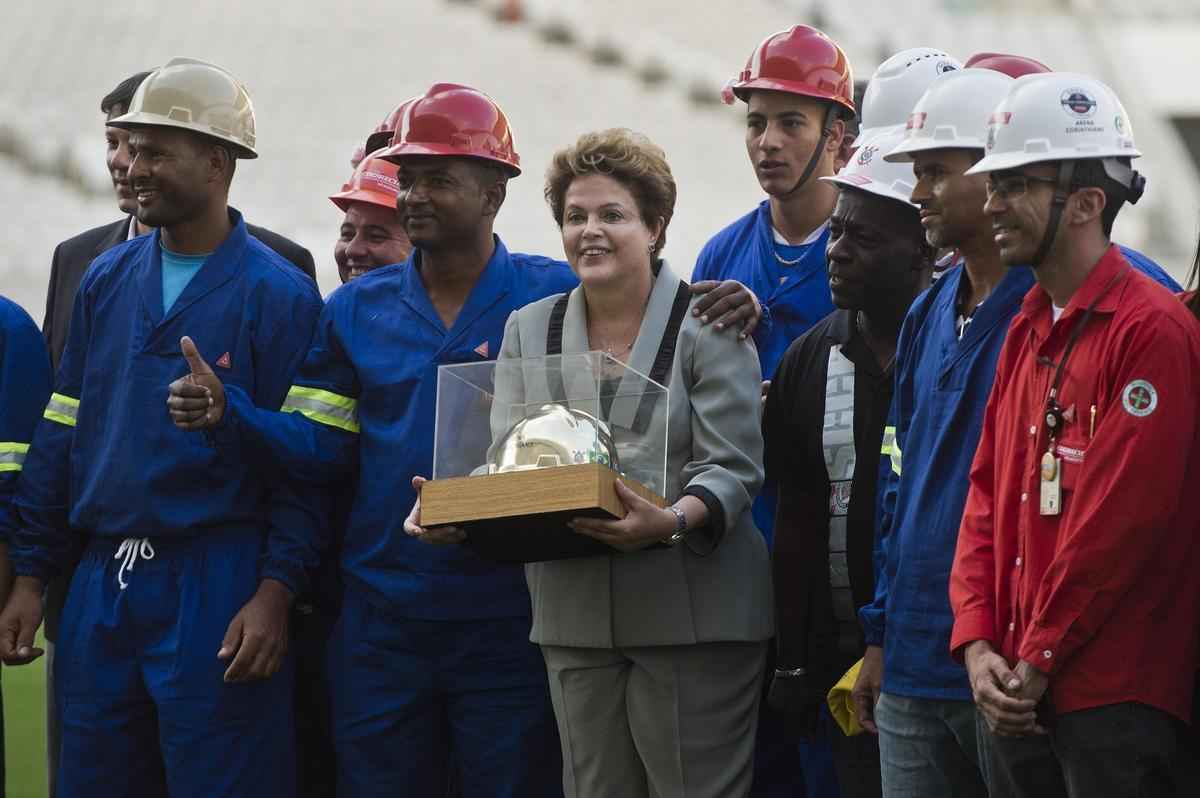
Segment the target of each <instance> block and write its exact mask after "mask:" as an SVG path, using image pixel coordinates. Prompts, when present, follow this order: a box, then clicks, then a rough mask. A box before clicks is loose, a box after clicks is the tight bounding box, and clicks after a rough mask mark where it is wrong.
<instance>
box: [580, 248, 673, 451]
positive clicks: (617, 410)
mask: <svg viewBox="0 0 1200 798" xmlns="http://www.w3.org/2000/svg"><path fill="white" fill-rule="evenodd" d="M679 283H680V278H679V276H678V275H677V274H675V272H674V271H672V270H671V267H670V264H668V263H667V262H666V261H665V260H664V261H662V267H661V268H660V269H659V271H658V276H657V277H656V278H655V280H654V287H653V288H651V290H650V301H649V302H648V303H647V304H646V315H644V316H643V317H642V324H641V326H640V327H639V328H638V334H637V338H636V339H634V343H633V350H632V351H631V352H630V353H629V360H628V361H627V362H626V365H627V366H629V368H630V369H632V370H633V371H635V372H637V373H638V374H640V375H642V377H644V378H646V379H648V377H646V375H648V374H649V373H650V371H651V369H653V368H654V359H655V357H657V356H658V347H659V344H660V343H661V342H662V336H663V332H664V331H665V330H666V328H667V324H668V323H669V322H670V320H671V308H672V307H673V306H674V304H675V294H676V293H677V292H678V290H679ZM586 301H587V300H586V299H585V298H584V295H583V286H582V285H581V286H578V287H576V288H575V289H574V290H572V291H571V296H570V298H569V299H568V300H567V312H566V315H564V316H563V340H562V351H563V353H564V354H566V353H570V352H587V351H588V337H587V309H586ZM667 379H668V381H669V380H670V371H668V372H667ZM636 381H637V380H636V379H635V378H631V376H630V375H629V374H628V373H627V374H626V375H625V376H624V377H622V379H621V382H620V384H619V385H618V388H617V397H618V398H617V399H616V400H614V401H613V404H612V407H611V408H610V410H609V415H608V420H609V423H611V424H615V425H617V426H620V427H626V428H632V427H633V423H634V418H635V416H636V415H637V410H638V404H639V402H640V391H638V390H635V389H634V387H633V386H632V385H630V384H628V383H634V382H636ZM566 387H567V395H568V396H579V395H587V389H588V386H586V385H580V384H578V383H576V384H574V385H572V384H568V385H567V386H566ZM580 391H581V392H582V393H580Z"/></svg>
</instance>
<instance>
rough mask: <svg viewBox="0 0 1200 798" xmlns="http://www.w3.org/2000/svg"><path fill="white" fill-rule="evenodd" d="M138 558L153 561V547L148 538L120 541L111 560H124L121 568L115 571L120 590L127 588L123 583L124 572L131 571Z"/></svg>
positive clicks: (124, 582) (127, 583)
mask: <svg viewBox="0 0 1200 798" xmlns="http://www.w3.org/2000/svg"><path fill="white" fill-rule="evenodd" d="M139 557H140V558H142V559H143V560H153V559H154V547H153V546H152V545H150V538H125V539H124V540H122V541H121V545H120V547H119V548H118V549H117V553H116V554H114V555H113V559H114V560H120V559H122V558H123V559H124V562H122V563H121V568H120V569H119V570H118V571H117V584H118V585H119V586H120V587H121V589H122V590H124V589H125V588H127V587H129V582H127V581H125V572H126V571H132V570H133V564H134V563H136V562H137V561H138V558H139Z"/></svg>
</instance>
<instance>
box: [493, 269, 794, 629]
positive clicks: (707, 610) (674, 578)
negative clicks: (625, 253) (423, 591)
mask: <svg viewBox="0 0 1200 798" xmlns="http://www.w3.org/2000/svg"><path fill="white" fill-rule="evenodd" d="M679 283H680V280H679V277H678V276H676V275H675V274H674V273H673V272H672V271H671V270H670V268H669V267H668V266H667V265H666V263H663V266H662V269H661V270H660V272H659V275H658V277H657V279H656V280H655V284H654V288H653V290H652V291H651V294H650V302H649V305H648V306H647V308H646V315H645V318H643V320H642V326H641V329H640V330H639V331H638V337H637V340H636V342H635V343H634V346H633V350H632V352H631V353H630V357H629V361H628V365H629V366H630V367H631V368H632V369H634V370H636V371H638V372H641V373H642V374H648V373H650V371H651V368H652V365H653V361H654V358H655V355H656V354H657V353H658V348H659V343H660V341H661V340H662V336H663V330H664V329H665V328H666V326H667V324H668V321H669V318H670V314H671V307H672V305H673V304H674V302H675V296H676V293H677V291H678V288H679ZM561 296H562V295H561V294H559V295H558V296H553V297H548V298H546V299H543V300H541V301H539V302H535V303H533V304H531V305H527V306H525V307H523V308H521V309H519V310H517V311H514V312H513V314H512V315H511V316H509V318H508V323H507V326H506V327H505V330H504V343H503V345H502V346H501V351H500V359H501V360H503V359H505V358H520V357H534V356H539V355H544V354H546V331H547V326H548V323H549V319H550V314H551V311H552V309H553V307H554V304H555V303H556V302H557V301H558V300H559V298H561ZM586 313H587V311H586V306H585V300H584V295H583V288H582V287H580V288H576V289H575V290H574V291H572V292H571V294H570V299H569V302H568V304H567V310H566V315H565V317H564V318H563V335H562V351H563V353H564V354H568V353H572V352H585V351H587V349H588V340H587V316H586ZM668 375H669V377H668V380H667V387H668V389H669V391H670V399H669V406H670V411H669V421H670V423H669V424H668V423H667V413H666V411H665V410H664V409H663V408H659V410H658V411H657V412H655V413H654V414H653V415H652V416H651V417H650V420H649V424H648V427H647V428H646V432H645V434H646V435H648V436H653V435H657V436H659V439H660V440H661V439H662V437H663V436H664V431H663V430H664V427H663V425H664V424H665V425H666V431H665V437H666V441H667V474H666V488H667V490H666V497H667V498H668V499H669V500H671V501H674V500H676V499H677V498H678V497H679V496H681V495H683V494H684V493H685V492H689V493H693V494H695V495H698V496H699V497H701V498H702V499H703V500H704V501H705V503H706V504H707V505H709V506H710V515H713V513H712V508H715V509H719V513H717V515H718V516H719V517H718V518H717V523H716V524H715V525H714V527H713V528H712V529H709V530H700V529H697V530H695V531H693V532H692V533H691V534H689V535H688V537H687V538H686V539H685V541H684V543H683V544H682V545H679V546H676V547H673V548H653V549H647V550H643V551H639V552H634V553H632V554H612V555H603V556H597V557H585V558H580V559H573V560H557V561H552V562H541V563H531V564H529V565H527V566H526V567H525V575H526V578H527V579H528V581H529V592H530V596H531V598H532V600H533V631H532V632H531V634H530V639H531V640H533V642H535V643H539V644H543V645H554V646H579V647H589V648H615V647H630V646H660V645H687V644H693V643H711V642H731V641H736V642H756V641H761V640H765V639H767V638H769V637H770V636H771V635H772V634H773V633H774V621H773V618H772V607H773V602H772V590H771V571H770V558H769V556H768V554H767V547H766V544H765V543H764V541H763V537H762V534H761V533H760V532H759V531H758V529H757V528H756V527H755V526H754V521H753V520H752V518H751V516H750V503H751V501H752V500H753V499H754V496H755V495H756V494H757V493H758V490H759V487H760V486H761V484H762V479H763V467H762V456H763V442H762V429H761V424H760V420H759V418H760V413H759V406H760V385H761V374H760V371H759V365H758V355H757V354H756V353H755V351H754V346H753V344H751V343H750V342H748V341H739V340H738V339H737V336H736V335H733V334H731V333H730V332H729V331H723V332H718V331H717V330H715V329H713V328H712V327H711V326H707V327H705V326H701V324H700V322H699V320H698V319H696V318H695V317H694V316H693V315H692V313H691V312H690V309H689V312H688V313H687V316H686V318H685V320H684V322H683V324H682V326H681V328H680V331H679V337H678V341H677V344H676V348H675V358H674V362H673V363H672V365H671V368H670V369H669V371H668ZM496 387H497V393H499V391H500V389H501V386H500V385H497V386H496ZM527 398H528V397H527ZM618 401H620V400H618ZM664 404H665V403H664ZM614 416H615V411H614ZM630 465H633V466H636V463H627V462H625V460H623V461H622V468H623V469H625V470H626V471H629V470H630V468H629V466H630ZM722 519H723V521H724V523H723V524H722V523H720V521H721V520H722ZM722 527H723V529H722ZM566 534H570V532H569V531H567V532H566Z"/></svg>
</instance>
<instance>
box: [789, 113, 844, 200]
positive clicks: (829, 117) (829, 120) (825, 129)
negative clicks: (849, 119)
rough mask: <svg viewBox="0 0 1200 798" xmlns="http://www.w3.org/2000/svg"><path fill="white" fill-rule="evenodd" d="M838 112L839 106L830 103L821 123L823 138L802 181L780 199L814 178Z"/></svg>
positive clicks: (797, 182)
mask: <svg viewBox="0 0 1200 798" xmlns="http://www.w3.org/2000/svg"><path fill="white" fill-rule="evenodd" d="M837 112H838V109H837V106H836V105H835V104H834V103H829V106H828V107H827V108H826V109H825V119H824V120H823V121H822V122H821V137H820V138H819V139H817V146H816V148H815V149H814V150H813V154H812V157H811V158H809V159H808V166H806V167H804V171H803V172H802V173H801V174H800V179H799V180H797V181H796V185H795V186H793V187H792V189H791V190H790V191H788V192H787V193H786V194H784V195H783V196H782V197H780V199H787V198H788V197H790V196H792V195H793V194H795V193H796V192H797V191H799V190H800V189H802V188H804V184H805V183H807V182H808V179H809V178H810V177H812V173H813V172H815V171H816V169H817V164H819V163H820V162H821V154H822V153H823V152H824V151H825V142H827V141H829V134H830V132H832V128H833V123H834V121H835V120H836V118H837Z"/></svg>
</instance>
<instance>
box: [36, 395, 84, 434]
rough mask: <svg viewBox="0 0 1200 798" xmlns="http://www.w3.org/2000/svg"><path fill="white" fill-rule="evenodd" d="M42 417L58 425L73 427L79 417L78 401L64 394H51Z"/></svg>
mask: <svg viewBox="0 0 1200 798" xmlns="http://www.w3.org/2000/svg"><path fill="white" fill-rule="evenodd" d="M42 416H43V417H44V418H48V419H50V420H51V421H57V422H58V423H59V424H65V425H66V426H68V427H73V426H75V419H76V418H78V416H79V400H78V399H75V398H73V397H70V396H67V395H66V394H61V393H52V394H50V401H49V402H47V403H46V409H45V410H44V411H43V412H42Z"/></svg>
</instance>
